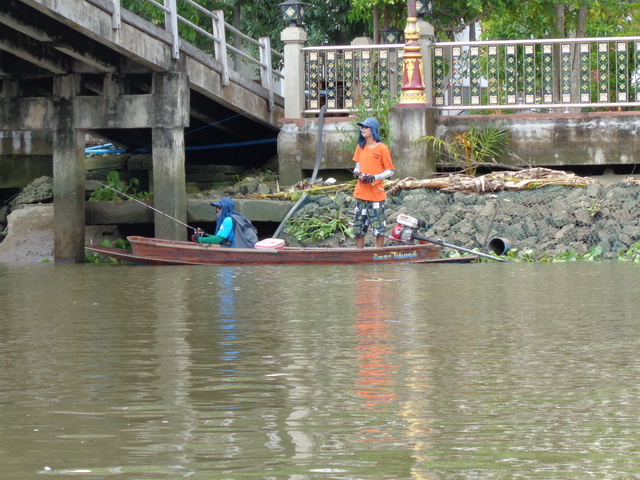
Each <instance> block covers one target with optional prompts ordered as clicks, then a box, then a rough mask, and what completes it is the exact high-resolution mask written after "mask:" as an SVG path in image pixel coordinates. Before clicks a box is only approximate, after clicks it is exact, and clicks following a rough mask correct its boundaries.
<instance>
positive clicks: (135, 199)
mask: <svg viewBox="0 0 640 480" xmlns="http://www.w3.org/2000/svg"><path fill="white" fill-rule="evenodd" d="M93 181H94V182H96V183H97V184H98V185H102V186H103V187H104V188H108V189H109V190H113V191H114V192H116V194H118V195H122V196H123V197H126V198H128V199H129V200H133V201H134V202H138V203H139V204H140V205H143V206H145V207H147V208H149V209H151V210H153V211H154V212H156V213H159V214H160V215H164V216H165V217H167V218H170V219H171V220H173V221H174V222H177V223H179V224H180V225H184V226H185V227H187V228H190V229H191V230H193V231H194V232H195V231H196V230H197V228H195V227H192V226H191V225H187V224H186V223H184V222H181V221H180V220H178V219H177V218H174V217H172V216H171V215H167V214H166V213H164V212H161V211H160V210H158V209H157V208H153V207H152V206H151V205H147V204H146V203H144V202H141V201H140V200H138V199H137V198H133V197H132V196H131V195H127V194H126V193H124V192H121V191H120V190H116V189H115V188H113V187H110V186H109V185H105V184H104V183H102V182H99V181H97V180H93Z"/></svg>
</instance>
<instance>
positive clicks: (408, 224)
mask: <svg viewBox="0 0 640 480" xmlns="http://www.w3.org/2000/svg"><path fill="white" fill-rule="evenodd" d="M396 221H397V222H398V223H396V224H395V225H394V227H393V229H392V230H391V235H389V238H390V239H391V240H395V241H397V242H400V243H403V244H413V243H416V242H415V238H414V235H415V234H416V233H417V231H418V229H419V228H424V227H426V226H427V224H426V222H425V221H424V220H420V219H418V218H414V217H410V216H409V215H405V214H404V213H401V214H399V215H398V216H397V217H396Z"/></svg>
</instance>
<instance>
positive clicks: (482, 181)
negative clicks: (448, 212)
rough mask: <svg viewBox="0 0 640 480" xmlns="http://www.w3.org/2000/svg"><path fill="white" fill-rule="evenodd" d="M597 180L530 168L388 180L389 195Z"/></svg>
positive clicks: (573, 184) (578, 183) (576, 184)
mask: <svg viewBox="0 0 640 480" xmlns="http://www.w3.org/2000/svg"><path fill="white" fill-rule="evenodd" d="M592 183H595V180H594V179H592V178H589V177H578V176H576V175H575V174H573V173H566V172H563V171H561V170H551V169H548V168H529V169H526V170H520V171H518V172H494V173H489V174H487V175H482V176H480V177H473V176H470V175H453V174H452V175H449V176H448V177H441V178H433V179H426V180H417V179H415V178H412V177H408V178H405V179H403V180H398V181H397V182H389V189H388V190H387V191H388V193H389V194H390V195H393V194H396V193H398V192H400V191H401V190H409V189H415V188H433V189H437V190H440V191H441V192H447V193H454V192H462V193H484V192H499V191H502V190H532V189H535V188H540V187H544V186H547V185H563V186H569V187H586V186H587V185H590V184H592Z"/></svg>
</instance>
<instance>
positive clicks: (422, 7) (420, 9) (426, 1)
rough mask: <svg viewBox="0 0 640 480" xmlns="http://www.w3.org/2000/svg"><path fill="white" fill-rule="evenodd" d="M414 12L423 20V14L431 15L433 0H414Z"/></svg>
mask: <svg viewBox="0 0 640 480" xmlns="http://www.w3.org/2000/svg"><path fill="white" fill-rule="evenodd" d="M416 13H417V14H418V18H419V19H420V20H424V16H425V15H429V16H431V15H433V0H416Z"/></svg>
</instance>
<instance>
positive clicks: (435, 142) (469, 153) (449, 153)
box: [416, 125, 509, 175]
mask: <svg viewBox="0 0 640 480" xmlns="http://www.w3.org/2000/svg"><path fill="white" fill-rule="evenodd" d="M416 143H417V144H421V143H426V144H427V145H431V146H432V148H433V149H434V150H435V151H437V152H439V153H440V154H442V155H443V156H445V158H446V159H447V160H448V162H449V163H452V164H454V165H455V166H458V167H460V168H462V170H463V173H466V174H468V175H475V174H476V172H477V170H478V167H480V166H481V165H483V164H485V163H486V162H488V161H491V160H494V161H495V159H496V158H499V157H500V156H501V155H502V154H503V153H504V152H505V151H506V150H507V146H508V144H509V131H508V130H507V129H506V128H501V127H498V126H496V125H486V126H483V127H478V126H476V125H472V126H471V127H470V128H469V130H467V131H466V132H462V133H455V134H454V135H453V139H452V140H451V141H450V142H446V141H444V140H442V139H440V138H437V137H434V136H431V135H425V136H422V137H419V138H418V139H417V140H416Z"/></svg>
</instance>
